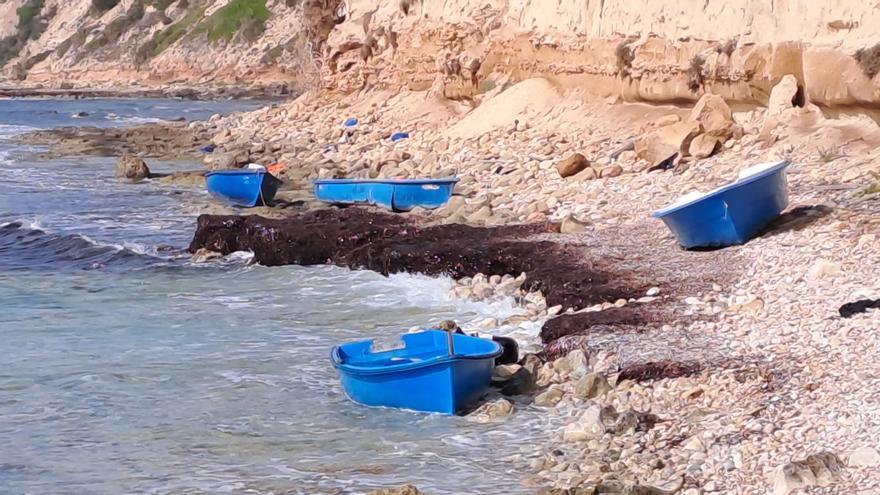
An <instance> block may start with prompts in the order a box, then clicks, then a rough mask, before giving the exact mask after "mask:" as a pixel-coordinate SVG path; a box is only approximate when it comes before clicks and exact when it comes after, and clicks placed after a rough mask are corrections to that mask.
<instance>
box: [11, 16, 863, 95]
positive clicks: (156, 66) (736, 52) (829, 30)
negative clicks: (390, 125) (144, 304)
mask: <svg viewBox="0 0 880 495" xmlns="http://www.w3.org/2000/svg"><path fill="white" fill-rule="evenodd" d="M2 2H3V3H0V37H2V40H0V63H4V64H5V67H4V74H5V76H6V78H8V79H10V80H13V81H18V82H16V83H15V84H18V85H30V86H33V85H35V84H43V85H50V86H51V85H55V86H58V85H61V84H65V85H74V86H80V85H82V86H90V87H95V86H114V87H119V86H126V85H131V84H139V85H151V86H162V85H166V86H167V85H169V84H174V83H180V84H189V85H226V84H238V85H261V84H278V83H283V84H287V85H293V86H295V85H309V86H314V85H316V84H317V83H318V82H319V81H321V82H323V84H324V85H325V86H326V87H332V88H335V89H342V90H346V91H354V90H362V89H364V88H368V87H369V88H374V87H386V88H389V89H396V88H403V87H406V88H408V89H410V90H430V91H432V92H434V93H436V94H442V95H443V96H445V97H447V98H450V99H456V100H462V101H466V102H470V101H472V100H473V98H474V97H475V96H477V95H479V94H481V93H485V92H489V91H492V89H493V88H495V87H498V86H504V85H505V84H508V83H512V82H516V81H519V80H524V79H527V78H530V77H536V76H537V77H543V78H546V79H548V80H550V81H552V82H553V83H554V84H557V85H559V86H561V87H577V88H581V89H585V90H587V91H588V92H590V93H592V94H594V95H598V96H608V97H617V98H621V99H624V100H629V101H651V102H680V101H695V100H696V99H698V98H699V96H700V95H701V94H703V93H706V92H711V93H715V94H719V95H721V96H723V97H724V98H725V99H727V100H728V101H741V102H745V103H766V101H767V99H768V94H769V90H770V88H772V87H773V85H774V84H776V83H777V82H778V81H779V80H780V79H781V78H782V76H784V75H786V74H793V75H794V76H795V77H796V78H797V81H798V84H799V85H800V87H801V89H802V92H803V95H802V96H805V97H806V98H808V99H809V100H810V101H812V102H814V103H817V104H820V105H824V106H829V107H830V106H842V107H850V106H863V107H871V106H874V102H875V101H876V100H878V98H880V92H878V90H880V86H878V84H876V82H875V81H874V76H875V75H876V74H877V73H878V72H880V45H878V44H877V43H878V42H880V35H878V34H877V31H876V30H875V29H873V26H875V25H876V24H877V22H878V21H880V11H877V10H876V9H874V8H873V7H872V6H871V5H868V4H865V3H863V2H856V1H854V0H844V1H840V2H833V3H829V2H807V1H803V0H732V1H728V2H708V1H705V0H652V1H647V0H630V1H626V2H606V1H604V0H558V1H557V0H552V1H551V0H486V1H484V2H473V1H468V0H444V1H436V2H430V1H424V0H423V1H421V2H420V1H418V0H400V1H399V2H376V1H375V0H349V1H340V0H280V1H279V0H231V1H228V0H73V1H65V2H62V1H60V0H2ZM319 74H320V76H319Z"/></svg>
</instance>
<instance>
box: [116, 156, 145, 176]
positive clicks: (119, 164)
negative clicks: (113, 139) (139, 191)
mask: <svg viewBox="0 0 880 495" xmlns="http://www.w3.org/2000/svg"><path fill="white" fill-rule="evenodd" d="M149 176H150V169H149V167H147V164H146V163H145V162H144V161H143V160H141V159H140V158H138V157H136V156H132V155H122V156H120V157H119V158H118V159H117V160H116V177H119V178H121V179H128V180H133V181H139V180H142V179H146V178H147V177H149Z"/></svg>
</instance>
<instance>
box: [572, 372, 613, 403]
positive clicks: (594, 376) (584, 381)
mask: <svg viewBox="0 0 880 495" xmlns="http://www.w3.org/2000/svg"><path fill="white" fill-rule="evenodd" d="M609 390H611V385H609V384H608V379H607V378H605V375H603V374H602V373H588V374H587V375H585V376H584V377H583V378H581V379H580V380H578V381H577V383H575V385H574V395H575V397H578V398H580V399H593V398H595V397H598V396H600V395H605V394H606V393H608V391H609Z"/></svg>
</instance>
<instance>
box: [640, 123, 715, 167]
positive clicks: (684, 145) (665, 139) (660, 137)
mask: <svg viewBox="0 0 880 495" xmlns="http://www.w3.org/2000/svg"><path fill="white" fill-rule="evenodd" d="M701 132H702V127H701V126H700V124H699V122H694V121H686V122H678V123H675V124H671V125H667V126H663V127H660V128H658V129H655V130H653V131H651V132H649V133H647V134H643V135H641V136H639V137H638V138H636V140H635V151H636V156H637V157H638V158H641V159H642V160H645V161H647V162H649V163H651V164H656V163H660V162H661V161H663V160H665V159H667V158H669V157H670V156H672V155H673V154H675V153H678V154H679V156H681V157H684V156H687V155H688V152H689V149H690V145H691V141H692V140H693V139H694V138H695V137H697V136H698V135H699V134H700V133H701Z"/></svg>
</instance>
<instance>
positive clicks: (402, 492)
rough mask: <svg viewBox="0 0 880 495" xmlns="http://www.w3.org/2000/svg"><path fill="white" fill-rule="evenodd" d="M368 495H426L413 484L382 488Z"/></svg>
mask: <svg viewBox="0 0 880 495" xmlns="http://www.w3.org/2000/svg"><path fill="white" fill-rule="evenodd" d="M367 495H424V494H423V493H422V492H420V491H419V489H418V488H416V487H415V486H413V485H403V486H399V487H397V488H383V489H381V490H373V491H371V492H369V493H368V494H367Z"/></svg>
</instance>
